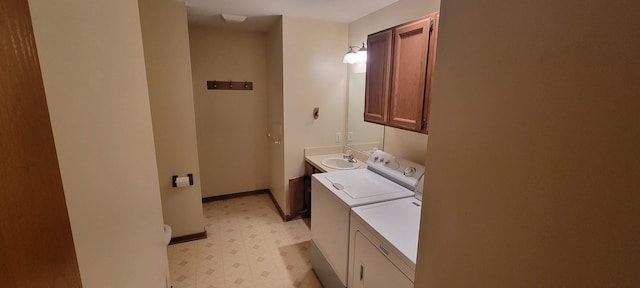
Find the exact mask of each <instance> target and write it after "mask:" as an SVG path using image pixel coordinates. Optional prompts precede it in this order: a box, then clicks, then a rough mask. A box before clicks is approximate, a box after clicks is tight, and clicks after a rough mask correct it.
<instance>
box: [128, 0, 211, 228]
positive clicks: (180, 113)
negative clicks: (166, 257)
mask: <svg viewBox="0 0 640 288" xmlns="http://www.w3.org/2000/svg"><path fill="white" fill-rule="evenodd" d="M139 5H140V22H141V25H142V40H143V43H144V58H145V63H146V71H147V82H148V87H149V100H150V103H151V116H152V118H153V135H154V138H155V147H156V158H157V161H158V177H159V183H160V192H161V195H162V212H163V215H164V222H165V223H166V224H168V225H170V226H171V227H172V229H173V237H177V236H184V235H190V234H195V233H199V232H203V231H204V219H203V216H202V200H201V199H202V194H201V192H200V183H201V177H200V171H199V170H200V168H199V165H198V146H197V140H196V126H195V120H194V107H193V90H192V87H191V65H190V58H189V34H188V30H187V12H186V7H185V4H184V3H182V2H177V1H172V0H140V1H139ZM189 173H193V176H194V185H193V186H189V187H182V188H173V187H172V178H171V177H172V176H173V175H178V176H186V175H187V174H189Z"/></svg>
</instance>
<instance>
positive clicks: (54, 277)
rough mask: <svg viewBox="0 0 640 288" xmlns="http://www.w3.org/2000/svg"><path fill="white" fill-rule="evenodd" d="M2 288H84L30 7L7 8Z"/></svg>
mask: <svg viewBox="0 0 640 288" xmlns="http://www.w3.org/2000/svg"><path fill="white" fill-rule="evenodd" d="M0 183H1V184H0V185H2V186H1V187H0V286H2V287H61V288H62V287H65V288H67V287H82V284H81V281H80V272H79V270H78V262H77V259H76V254H75V248H74V245H73V239H72V236H71V226H70V224H69V216H68V214H67V207H66V202H65V198H64V192H63V190H62V180H61V178H60V170H59V168H58V159H57V156H56V150H55V146H54V142H53V134H52V131H51V123H50V122H49V112H48V109H47V102H46V98H45V93H44V86H43V83H42V75H41V73H40V66H39V62H38V55H37V52H36V45H35V41H34V36H33V29H32V27H31V16H30V14H29V5H28V3H27V0H2V1H0Z"/></svg>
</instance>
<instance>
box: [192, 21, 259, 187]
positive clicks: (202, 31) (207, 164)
mask: <svg viewBox="0 0 640 288" xmlns="http://www.w3.org/2000/svg"><path fill="white" fill-rule="evenodd" d="M189 36H190V47H191V69H192V72H193V82H192V85H193V91H194V101H195V119H196V127H197V134H198V147H199V148H198V154H199V159H200V171H201V174H202V177H201V178H202V196H203V197H210V196H219V195H226V194H233V193H239V192H247V191H254V190H261V189H266V188H268V187H269V184H268V183H269V163H268V162H269V142H268V140H267V137H265V135H266V133H267V126H268V125H267V119H268V117H267V111H268V104H267V103H268V102H267V92H268V85H267V46H266V45H267V44H266V35H265V33H264V32H255V31H244V30H234V29H228V28H227V29H225V28H215V27H209V26H200V25H190V27H189ZM208 80H211V81H213V80H218V81H221V82H222V81H250V82H253V90H247V91H244V90H208V89H207V85H206V81H208Z"/></svg>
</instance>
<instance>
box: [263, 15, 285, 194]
mask: <svg viewBox="0 0 640 288" xmlns="http://www.w3.org/2000/svg"><path fill="white" fill-rule="evenodd" d="M266 41H267V82H268V83H267V89H268V92H267V98H268V104H267V106H268V117H267V118H268V123H267V124H268V130H269V132H270V133H271V135H272V140H271V141H269V190H270V191H271V194H273V196H274V198H275V199H276V201H278V203H280V205H281V206H282V205H284V203H285V191H284V190H285V181H283V179H284V145H282V143H281V141H278V140H282V139H283V137H284V135H283V129H284V105H283V97H284V96H283V86H282V85H283V84H282V81H283V80H282V60H283V55H282V17H280V18H279V19H278V21H277V22H276V23H275V24H274V25H273V26H272V27H271V28H269V30H268V31H267V35H266ZM276 141H277V142H276Z"/></svg>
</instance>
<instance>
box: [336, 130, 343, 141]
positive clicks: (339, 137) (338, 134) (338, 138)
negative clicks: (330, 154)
mask: <svg viewBox="0 0 640 288" xmlns="http://www.w3.org/2000/svg"><path fill="white" fill-rule="evenodd" d="M340 142H342V133H340V132H336V143H340Z"/></svg>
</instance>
